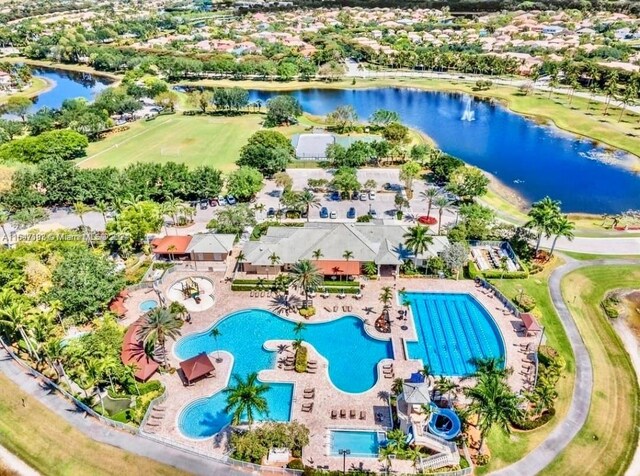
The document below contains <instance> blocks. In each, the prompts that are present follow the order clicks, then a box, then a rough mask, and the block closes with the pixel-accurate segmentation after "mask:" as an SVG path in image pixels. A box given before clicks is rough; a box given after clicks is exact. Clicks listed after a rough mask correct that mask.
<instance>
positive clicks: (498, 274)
mask: <svg viewBox="0 0 640 476" xmlns="http://www.w3.org/2000/svg"><path fill="white" fill-rule="evenodd" d="M520 266H522V267H523V271H506V272H505V271H502V270H501V269H489V270H486V271H480V269H478V265H477V264H476V263H475V262H474V261H470V262H469V266H468V268H467V272H468V274H469V279H476V278H482V277H484V278H485V279H526V278H528V277H529V271H527V268H526V267H524V265H522V264H520Z"/></svg>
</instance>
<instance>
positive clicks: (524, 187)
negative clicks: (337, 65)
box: [251, 88, 640, 213]
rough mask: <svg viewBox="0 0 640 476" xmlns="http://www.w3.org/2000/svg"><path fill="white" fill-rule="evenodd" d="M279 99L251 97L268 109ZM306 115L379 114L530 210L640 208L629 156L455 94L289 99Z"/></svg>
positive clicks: (351, 93)
mask: <svg viewBox="0 0 640 476" xmlns="http://www.w3.org/2000/svg"><path fill="white" fill-rule="evenodd" d="M276 94H282V93H273V92H266V91H252V93H251V100H256V99H260V100H262V101H266V100H267V99H269V98H270V97H272V96H274V95H276ZM289 94H292V95H294V96H295V97H296V98H297V99H298V100H299V101H300V103H301V105H302V107H303V109H304V110H305V111H306V112H309V113H311V114H315V115H325V114H327V113H328V112H331V111H333V110H334V109H335V108H336V107H338V106H340V105H344V104H351V105H352V106H353V107H354V108H355V109H356V111H357V112H358V116H359V117H360V118H361V119H366V118H368V117H369V116H370V115H371V114H372V113H373V112H374V111H375V110H376V109H381V108H384V109H389V110H392V111H396V112H398V113H399V114H400V117H401V120H402V122H404V123H406V124H408V125H410V126H411V127H414V128H416V129H418V130H420V131H422V132H424V133H426V134H428V135H429V136H430V137H432V138H433V139H434V140H435V141H436V143H437V144H438V147H440V148H441V149H442V150H444V151H445V152H447V153H449V154H451V155H454V156H456V157H459V158H460V159H462V160H464V161H465V162H467V163H469V164H471V165H475V166H477V167H479V168H481V169H483V170H485V171H487V172H490V173H491V174H493V175H494V176H495V177H496V178H497V179H498V180H500V181H501V182H502V183H503V184H504V185H506V186H508V187H510V188H511V189H513V190H514V191H516V192H517V193H518V194H520V195H521V196H522V198H523V199H524V200H525V201H526V202H528V203H530V202H533V201H536V200H539V199H541V198H543V197H544V196H546V195H549V196H551V197H552V198H554V199H556V200H560V201H561V202H562V206H563V210H564V211H566V212H588V213H617V212H621V211H626V210H628V209H637V208H640V177H639V176H638V175H637V174H635V173H633V172H632V171H631V168H630V166H629V164H632V163H633V160H634V158H633V156H630V155H629V154H626V153H622V152H620V151H618V152H610V151H607V150H605V148H603V147H600V146H598V145H596V144H594V143H593V142H591V141H589V140H585V139H582V138H579V137H577V136H574V135H572V134H568V133H565V132H563V131H561V130H559V129H558V128H556V127H553V126H550V125H546V124H538V123H536V122H535V121H533V120H531V119H529V118H526V117H524V116H520V115H518V114H515V113H512V112H511V111H509V110H508V109H506V108H505V107H503V106H501V105H498V104H495V103H492V102H489V101H481V100H477V99H472V98H471V97H470V96H467V95H463V94H455V93H442V92H431V91H422V90H416V89H407V88H381V89H354V90H329V89H307V90H300V91H292V92H289Z"/></svg>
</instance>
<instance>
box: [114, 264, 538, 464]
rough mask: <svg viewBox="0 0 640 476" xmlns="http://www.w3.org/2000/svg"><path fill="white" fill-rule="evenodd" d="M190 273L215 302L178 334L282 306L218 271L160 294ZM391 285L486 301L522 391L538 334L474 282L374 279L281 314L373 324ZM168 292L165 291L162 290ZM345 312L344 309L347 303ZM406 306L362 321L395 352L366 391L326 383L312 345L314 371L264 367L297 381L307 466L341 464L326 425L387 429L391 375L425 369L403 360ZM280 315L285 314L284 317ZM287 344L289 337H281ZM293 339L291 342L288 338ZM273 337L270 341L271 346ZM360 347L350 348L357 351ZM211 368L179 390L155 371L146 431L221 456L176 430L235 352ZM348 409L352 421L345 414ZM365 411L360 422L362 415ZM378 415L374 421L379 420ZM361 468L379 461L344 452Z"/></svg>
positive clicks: (216, 448) (215, 441) (224, 374)
mask: <svg viewBox="0 0 640 476" xmlns="http://www.w3.org/2000/svg"><path fill="white" fill-rule="evenodd" d="M187 276H204V277H206V278H208V279H210V280H211V281H212V282H213V283H214V288H215V290H214V295H215V305H214V306H213V307H212V308H211V309H208V310H206V311H203V312H192V313H191V316H192V321H191V323H186V324H185V325H184V327H183V329H182V334H183V336H185V335H188V334H191V333H195V332H200V331H203V330H205V329H208V328H210V327H211V326H212V325H213V324H214V323H216V322H218V321H219V320H220V319H221V318H223V317H225V316H226V315H227V314H229V313H231V312H234V311H238V310H242V309H247V308H262V309H268V310H271V311H273V312H276V313H277V312H278V311H280V310H281V309H280V307H279V306H278V303H277V300H275V299H274V298H273V297H270V296H269V295H268V294H269V293H265V296H261V297H249V296H250V294H249V292H234V291H231V287H230V283H229V282H227V281H226V280H225V276H224V275H223V274H222V273H211V272H199V271H182V272H174V273H172V274H171V275H168V276H167V277H166V279H165V280H164V281H163V284H162V285H161V286H160V291H161V292H162V293H166V292H167V290H168V289H169V288H170V287H171V286H172V285H173V284H174V283H175V282H176V281H178V280H180V279H184V278H185V277H187ZM384 286H390V287H391V288H392V289H394V291H396V292H397V291H400V290H402V289H406V290H407V291H423V292H424V291H426V292H455V293H469V294H471V295H472V296H473V297H475V298H476V299H477V301H478V302H479V303H480V304H481V305H482V306H484V308H485V309H486V310H487V311H488V312H489V313H490V314H491V315H492V317H493V318H494V320H495V322H496V323H497V325H498V327H499V328H500V331H501V333H502V335H503V338H504V342H505V351H506V363H507V366H509V367H512V368H513V369H514V370H513V373H512V374H511V376H510V377H509V383H510V385H511V386H512V387H513V389H514V390H515V391H520V390H522V389H523V387H524V385H525V384H526V383H527V380H528V379H530V375H529V374H527V375H528V376H525V375H524V374H525V373H526V372H525V371H524V369H525V365H526V362H525V361H526V360H527V358H528V356H527V355H525V354H524V353H522V352H521V351H520V345H521V344H529V343H531V344H536V343H537V340H538V338H537V337H525V336H523V335H522V333H521V332H520V331H519V330H517V329H519V328H520V321H519V319H516V318H515V317H514V316H513V315H510V314H509V315H507V314H505V312H504V311H505V309H504V307H503V306H502V304H501V303H500V302H499V301H498V300H497V299H495V298H493V297H491V296H489V295H488V294H484V293H483V292H481V291H480V289H479V288H477V287H476V285H475V284H474V282H473V281H468V280H461V281H454V280H441V279H402V278H399V279H393V278H386V279H381V280H376V281H366V282H365V288H364V290H363V297H362V299H360V300H356V299H355V298H354V297H352V296H347V297H346V298H344V299H340V298H339V297H338V296H337V295H330V297H328V298H322V297H320V296H316V297H315V299H314V304H315V306H316V310H317V314H316V315H315V316H313V317H311V318H310V319H304V318H302V317H301V316H299V315H298V314H294V313H290V314H289V316H286V317H287V318H288V319H291V320H293V321H301V322H305V323H314V322H316V323H317V322H327V321H331V320H335V319H338V318H340V317H341V316H343V315H344V314H353V315H356V316H358V317H360V318H361V319H363V320H365V322H366V323H368V324H373V322H374V321H375V319H376V318H377V317H378V316H379V315H380V314H381V312H382V305H381V304H380V302H379V301H378V296H379V295H380V291H381V289H382V287H384ZM154 295H155V293H154V292H153V291H151V292H149V290H148V289H140V290H137V291H133V292H132V293H131V296H130V297H129V298H128V299H127V301H126V302H125V305H126V306H127V307H128V309H129V310H128V311H127V314H126V316H125V319H124V321H123V322H125V323H129V322H133V321H134V320H136V319H137V318H139V317H140V315H141V312H140V310H139V303H140V302H142V301H144V300H147V299H150V296H154ZM165 296H166V294H165ZM334 306H338V312H333V309H334ZM343 306H350V307H351V311H343ZM345 309H346V308H345ZM401 309H404V308H403V307H401V306H400V304H399V302H398V300H397V299H394V300H393V302H392V308H391V310H390V315H391V320H392V326H391V333H390V334H383V333H380V332H378V331H377V330H376V329H375V328H374V326H373V325H367V331H368V332H369V333H370V334H371V335H372V336H373V337H376V338H380V339H390V340H391V341H392V347H393V352H394V358H393V359H392V360H388V361H381V362H380V363H379V368H378V379H377V381H376V383H375V385H374V386H373V387H372V388H371V389H370V390H368V391H366V392H364V393H360V394H348V393H345V392H342V391H340V390H338V389H337V388H336V387H334V386H333V384H332V383H331V381H330V380H329V377H328V373H327V372H326V368H327V362H326V360H325V359H324V357H323V356H322V355H319V354H318V353H317V352H316V351H315V349H313V347H311V346H310V345H307V346H308V347H309V359H310V360H316V361H318V368H319V370H318V372H317V373H315V374H309V373H303V374H298V373H296V372H293V371H287V370H284V366H280V365H278V364H276V367H275V368H273V369H267V370H263V371H261V372H260V374H259V378H260V379H261V380H263V381H265V382H283V381H284V382H292V383H293V384H294V395H293V407H292V414H291V419H292V420H297V421H299V422H301V423H303V424H305V425H306V426H307V427H308V428H309V429H310V435H311V436H310V439H311V441H310V444H309V446H307V447H306V448H305V451H304V454H303V459H304V461H305V463H306V464H308V465H312V466H318V465H321V466H325V465H328V466H329V467H331V468H332V469H341V468H342V458H341V457H335V456H330V455H329V451H330V448H329V445H328V443H329V441H328V439H327V436H328V430H329V429H331V428H346V429H368V430H372V429H374V430H383V431H384V430H386V429H389V428H390V426H391V421H390V413H389V407H388V405H387V401H388V396H389V394H390V392H391V385H392V383H393V379H394V378H408V377H409V376H410V375H411V373H413V372H416V371H418V370H420V369H421V368H422V363H421V362H420V361H417V360H408V359H407V358H406V351H405V347H404V343H403V341H404V340H414V339H415V338H416V332H415V328H414V325H413V320H412V318H411V317H409V318H408V319H402V320H400V319H398V317H399V311H400V310H401ZM283 317H285V316H284V315H283ZM283 343H285V344H286V343H287V342H283ZM288 343H289V344H290V343H291V342H290V341H288ZM276 344H277V342H273V343H272V344H271V345H276ZM173 346H174V343H173V342H170V343H169V350H170V359H171V365H172V366H173V367H178V365H179V360H178V359H177V358H176V357H175V355H174V354H173ZM355 351H357V347H356V345H354V352H355ZM282 354H283V355H282V356H278V358H277V360H276V361H280V360H282V359H284V358H285V357H286V355H284V354H287V355H293V351H292V349H291V347H289V348H288V349H286V350H284V351H282ZM210 357H211V359H212V361H214V365H215V366H216V375H215V377H212V378H207V379H204V380H201V381H199V382H197V383H195V384H194V385H192V386H189V387H184V386H183V384H182V382H181V380H180V378H179V376H178V375H177V374H175V373H174V374H165V375H160V376H159V379H160V380H161V381H162V382H163V383H164V384H165V386H166V388H167V399H166V401H165V402H164V403H162V407H164V411H163V412H157V414H156V415H155V416H154V418H152V419H149V421H150V422H151V425H147V426H146V427H145V428H144V431H146V432H149V433H152V434H154V435H156V436H159V437H161V438H165V439H169V440H171V441H175V442H177V443H178V444H180V445H187V446H188V447H190V448H193V449H197V450H198V451H201V452H203V453H205V454H212V455H216V456H220V455H222V454H224V453H225V452H226V451H228V446H227V443H228V441H227V437H228V433H226V432H222V433H220V434H218V435H216V436H215V437H212V438H208V439H201V440H194V439H189V438H186V437H185V436H184V435H182V433H181V432H180V431H179V428H178V418H179V415H180V412H181V411H182V409H183V408H184V407H185V406H186V405H187V404H189V403H190V402H193V401H194V400H196V399H199V398H203V397H208V396H210V395H212V394H214V393H216V392H218V391H220V390H222V389H223V388H225V387H226V385H227V382H228V381H229V378H230V371H231V370H230V369H231V367H232V359H233V357H232V356H231V355H230V354H227V353H224V352H221V353H220V358H221V359H222V361H221V362H220V363H218V362H215V358H216V357H218V356H217V355H216V353H215V352H214V353H212V354H210ZM389 364H393V376H389V377H385V375H384V373H383V371H382V365H389ZM454 380H455V381H456V382H457V383H458V384H460V385H461V386H469V385H472V384H473V379H465V380H461V379H454ZM305 389H314V398H312V399H310V398H305V396H304V390H305ZM454 398H455V399H456V401H458V402H462V401H463V399H464V397H463V396H462V391H458V392H455V395H454ZM304 403H313V408H312V410H311V411H310V412H309V411H303V410H302V405H303V404H304ZM341 410H344V411H345V412H346V418H341V417H340V413H341ZM352 410H353V411H354V412H355V415H356V416H355V418H350V414H351V413H352ZM333 411H336V412H337V413H338V417H337V418H335V419H334V418H332V412H333ZM361 412H363V414H364V419H360V413H361ZM376 415H378V418H376ZM351 466H353V467H360V466H362V467H363V468H365V469H371V470H375V471H380V470H382V469H383V466H382V463H381V462H379V461H378V460H377V459H376V458H361V457H348V458H347V467H351ZM393 468H394V470H396V471H400V472H402V473H411V472H413V471H414V469H413V467H412V464H411V463H410V462H408V461H400V460H398V461H394V463H393Z"/></svg>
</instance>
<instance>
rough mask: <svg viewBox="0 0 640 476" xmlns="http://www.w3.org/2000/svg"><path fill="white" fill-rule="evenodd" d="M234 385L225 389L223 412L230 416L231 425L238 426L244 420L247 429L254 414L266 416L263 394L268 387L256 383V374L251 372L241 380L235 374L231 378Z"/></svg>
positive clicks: (252, 420)
mask: <svg viewBox="0 0 640 476" xmlns="http://www.w3.org/2000/svg"><path fill="white" fill-rule="evenodd" d="M233 380H234V382H235V385H232V386H230V387H227V388H226V389H224V390H223V392H224V393H225V394H226V395H227V406H226V407H225V409H224V411H225V413H227V414H231V423H233V424H234V425H237V424H239V423H240V422H241V421H242V419H246V421H247V423H249V427H251V425H252V424H253V422H254V414H255V413H256V412H258V413H262V414H267V412H268V404H267V399H266V398H265V397H264V393H266V392H267V391H268V390H269V386H268V385H266V384H264V383H261V382H259V381H258V374H257V373H256V372H253V373H251V374H249V375H247V379H246V380H243V379H242V378H241V377H240V376H238V375H237V374H236V375H234V376H233Z"/></svg>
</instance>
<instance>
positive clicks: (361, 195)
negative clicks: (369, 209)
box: [360, 192, 368, 202]
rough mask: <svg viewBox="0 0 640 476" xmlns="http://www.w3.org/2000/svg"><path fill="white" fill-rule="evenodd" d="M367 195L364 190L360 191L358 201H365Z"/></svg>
mask: <svg viewBox="0 0 640 476" xmlns="http://www.w3.org/2000/svg"><path fill="white" fill-rule="evenodd" d="M367 197H368V196H367V194H366V193H364V192H362V193H361V194H360V201H361V202H364V201H366V200H367Z"/></svg>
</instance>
